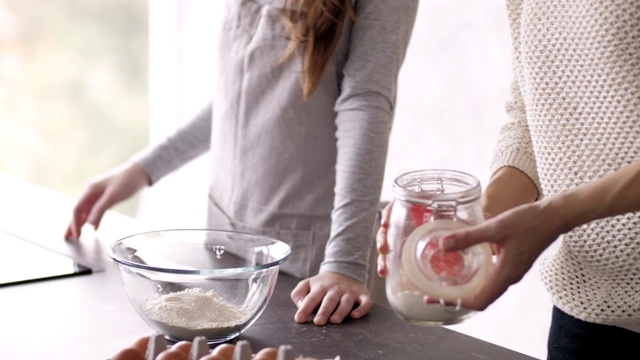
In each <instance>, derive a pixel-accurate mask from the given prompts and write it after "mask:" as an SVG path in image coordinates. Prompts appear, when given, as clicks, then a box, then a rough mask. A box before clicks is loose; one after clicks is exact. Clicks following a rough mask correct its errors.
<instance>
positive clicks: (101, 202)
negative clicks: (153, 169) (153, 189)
mask: <svg viewBox="0 0 640 360" xmlns="http://www.w3.org/2000/svg"><path fill="white" fill-rule="evenodd" d="M148 185H149V178H148V176H147V174H146V173H145V172H144V170H142V168H141V167H140V166H139V165H137V164H136V163H133V162H132V163H127V164H124V165H122V166H120V167H118V168H116V169H114V170H112V171H110V172H108V173H106V174H104V175H102V176H100V177H98V178H96V179H94V180H92V181H91V182H90V183H89V185H88V186H87V187H86V189H85V190H84V193H83V194H82V196H80V200H78V202H77V203H76V205H75V207H74V208H73V217H72V219H71V223H70V224H69V227H68V228H67V231H66V232H65V234H64V238H65V239H67V240H77V239H79V238H80V230H81V229H82V226H83V225H84V224H85V223H89V224H91V225H93V226H94V228H95V229H96V230H97V229H98V226H99V225H100V221H101V220H102V217H103V215H104V213H105V212H106V211H107V210H108V209H109V208H111V207H112V206H113V205H115V204H117V203H119V202H121V201H124V200H126V199H128V198H130V197H131V196H133V195H134V194H135V193H136V192H138V191H139V190H140V189H142V188H143V187H145V186H148Z"/></svg>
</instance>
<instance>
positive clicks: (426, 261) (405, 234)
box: [386, 170, 492, 325]
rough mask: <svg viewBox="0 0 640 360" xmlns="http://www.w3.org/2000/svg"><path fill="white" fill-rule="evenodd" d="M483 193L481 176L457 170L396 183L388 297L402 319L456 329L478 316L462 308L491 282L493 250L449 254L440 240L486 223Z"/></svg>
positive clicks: (413, 176) (400, 178) (422, 174)
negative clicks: (461, 323)
mask: <svg viewBox="0 0 640 360" xmlns="http://www.w3.org/2000/svg"><path fill="white" fill-rule="evenodd" d="M480 193H481V189H480V181H479V180H478V179H477V178H475V177H474V176H472V175H469V174H466V173H463V172H459V171H453V170H419V171H413V172H409V173H405V174H402V175H400V176H398V177H397V178H396V179H395V181H394V183H393V195H394V198H395V200H394V204H393V208H392V209H391V215H390V216H391V217H390V223H389V231H388V233H387V241H388V243H389V254H388V255H387V268H388V275H387V279H386V294H387V298H388V300H389V303H390V304H391V307H392V309H393V310H394V311H395V313H396V314H397V315H398V316H399V317H400V318H402V319H404V320H407V321H410V322H414V323H417V324H422V325H451V324H457V323H460V322H462V321H464V320H465V319H467V318H469V317H471V316H473V315H474V314H475V313H476V312H475V311H473V310H469V309H465V308H463V307H461V306H460V304H461V301H462V300H463V299H465V298H466V297H471V296H473V295H474V294H475V293H476V292H477V291H478V290H479V289H480V288H481V287H482V285H483V283H484V281H485V280H486V276H487V272H488V270H489V267H490V265H491V262H492V253H491V246H490V245H489V244H488V243H483V244H479V245H475V246H472V247H470V248H468V249H465V250H462V251H457V252H445V251H443V250H440V249H439V247H438V241H439V240H440V239H441V238H442V237H444V236H445V235H446V234H448V233H450V232H452V231H454V230H457V229H461V228H464V227H467V226H469V225H474V224H478V223H480V222H482V221H484V217H483V213H482V209H481V207H480ZM426 297H428V298H429V299H431V301H429V303H427V302H426V301H425V299H426Z"/></svg>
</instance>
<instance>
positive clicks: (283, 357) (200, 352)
mask: <svg viewBox="0 0 640 360" xmlns="http://www.w3.org/2000/svg"><path fill="white" fill-rule="evenodd" d="M168 347H169V344H168V342H167V339H166V338H165V337H164V335H162V334H154V335H152V336H151V337H150V338H149V343H148V345H147V352H146V354H145V360H155V359H156V357H157V356H158V355H160V353H162V352H163V351H165V350H166V349H167V348H168ZM209 353H210V350H209V344H208V339H207V338H206V337H205V336H198V337H196V338H195V339H193V342H192V345H191V351H190V353H189V360H198V359H200V358H201V357H203V356H205V355H208V354H209ZM252 356H253V350H252V349H251V344H250V343H249V341H247V340H239V341H238V342H236V344H235V347H234V350H233V356H232V359H233V360H251V359H252ZM276 360H317V359H312V358H304V357H298V358H296V357H295V354H294V352H293V347H292V346H291V345H280V347H279V348H278V354H277V356H276ZM330 360H340V356H337V357H335V358H334V359H330Z"/></svg>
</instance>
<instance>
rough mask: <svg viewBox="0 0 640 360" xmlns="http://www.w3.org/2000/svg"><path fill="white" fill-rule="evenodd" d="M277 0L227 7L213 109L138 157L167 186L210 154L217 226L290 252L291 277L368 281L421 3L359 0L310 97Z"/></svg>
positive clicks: (234, 3)
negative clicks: (330, 275)
mask: <svg viewBox="0 0 640 360" xmlns="http://www.w3.org/2000/svg"><path fill="white" fill-rule="evenodd" d="M278 3H279V2H277V1H274V2H271V1H267V0H260V1H258V0H255V1H248V0H241V1H230V2H228V4H227V8H226V13H225V18H224V21H223V24H222V26H223V28H222V31H221V32H220V33H221V34H222V37H221V39H220V41H219V45H220V51H219V66H218V69H217V76H216V78H214V79H212V81H214V82H215V83H216V91H215V94H214V97H213V102H212V103H213V106H208V107H206V108H205V109H204V110H203V111H202V112H201V113H200V114H199V115H198V116H197V117H196V118H194V119H193V120H192V121H191V122H189V123H188V124H186V125H185V126H184V127H183V128H181V129H179V130H178V131H177V132H176V133H175V134H173V135H172V136H170V137H168V138H167V139H166V140H165V141H163V142H162V143H160V144H157V145H155V146H152V147H149V148H148V149H145V150H144V151H143V152H141V153H139V154H137V155H136V156H135V158H134V160H135V161H136V162H138V163H139V164H140V165H141V166H142V167H143V169H144V170H145V171H146V172H147V173H148V175H149V177H150V178H151V181H152V182H153V183H154V182H157V181H158V180H159V179H161V178H162V177H163V176H165V175H166V174H168V173H170V172H172V171H173V170H175V169H177V168H179V167H180V166H182V165H183V164H185V163H186V162H188V161H189V160H191V159H193V158H195V157H197V156H199V155H200V154H202V153H204V152H206V151H207V150H209V151H211V155H212V173H211V176H212V178H211V186H210V195H209V204H210V206H209V210H210V213H209V227H215V228H226V229H235V230H242V231H250V232H258V233H261V234H264V235H268V236H272V237H275V238H279V239H281V240H284V241H286V242H288V243H289V244H290V245H291V246H292V250H293V254H292V256H291V257H290V259H289V260H287V262H286V263H285V264H284V265H283V266H282V269H283V271H286V272H289V273H291V274H293V275H295V276H299V277H308V276H311V275H313V274H315V273H317V272H318V271H321V272H324V271H334V272H338V273H341V274H344V275H347V276H351V277H353V278H355V279H358V280H360V281H363V282H364V281H365V279H366V274H367V265H368V264H367V261H368V255H369V249H370V248H371V243H372V241H374V239H373V225H374V219H375V216H376V209H377V205H378V202H379V197H380V191H381V186H382V181H383V176H384V168H385V162H386V154H387V147H388V139H389V133H390V129H391V125H392V120H393V112H394V107H395V102H396V87H397V78H398V73H399V71H400V67H401V64H402V62H403V60H404V56H405V52H406V48H407V46H408V43H409V40H410V36H411V32H412V29H413V24H414V20H415V15H416V11H417V6H418V1H417V0H403V1H397V2H393V3H392V5H390V3H389V2H388V1H386V0H357V1H355V2H354V3H355V10H356V14H357V20H356V21H355V22H353V21H348V23H347V25H346V26H345V28H344V31H343V33H342V36H341V39H340V41H339V44H338V47H337V49H336V51H335V54H334V56H333V58H332V59H331V61H330V62H329V63H328V64H327V66H326V67H325V70H324V74H323V78H322V79H321V82H320V84H319V86H318V88H317V89H316V91H315V92H314V94H313V95H312V96H311V98H310V99H309V100H307V101H306V102H303V101H302V88H301V86H300V66H301V62H300V59H299V58H292V59H289V60H288V61H286V62H284V63H283V64H279V65H277V64H276V62H277V60H278V59H279V58H280V57H281V55H282V54H283V53H284V50H285V48H286V45H287V40H286V39H287V34H288V30H287V29H286V27H285V26H284V25H283V24H282V23H281V20H280V8H279V6H278Z"/></svg>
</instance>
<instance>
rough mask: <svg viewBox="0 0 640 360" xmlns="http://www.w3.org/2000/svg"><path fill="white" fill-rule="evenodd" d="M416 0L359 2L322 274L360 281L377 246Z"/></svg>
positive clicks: (340, 103)
mask: <svg viewBox="0 0 640 360" xmlns="http://www.w3.org/2000/svg"><path fill="white" fill-rule="evenodd" d="M417 7H418V1H417V0H403V1H399V2H395V3H394V4H393V5H392V6H390V5H389V2H388V1H387V0H367V1H356V14H357V19H356V21H355V23H354V25H353V28H352V29H351V37H350V48H349V56H348V60H347V62H346V64H345V66H344V68H343V74H342V75H343V80H342V82H341V93H340V96H339V98H338V100H337V102H336V105H335V110H336V112H337V117H336V127H337V130H336V137H337V149H338V155H337V164H336V185H335V199H334V207H333V211H332V214H331V220H332V221H331V234H330V238H329V241H328V243H327V246H326V249H325V258H324V261H323V263H322V264H321V268H320V272H325V271H334V272H338V273H341V274H344V275H348V276H351V277H353V278H355V279H358V280H360V281H362V282H364V281H365V279H366V274H367V261H368V252H369V250H370V249H371V243H372V241H373V238H374V237H373V225H374V221H375V216H376V211H377V208H378V203H379V201H380V191H381V188H382V182H383V177H384V168H385V163H386V155H387V147H388V140H389V134H390V129H391V123H392V119H393V111H394V107H395V101H396V84H397V78H398V73H399V71H400V67H401V64H402V62H403V60H404V56H405V52H406V49H407V46H408V44H409V40H410V37H411V33H412V30H413V24H414V21H415V16H416V12H417Z"/></svg>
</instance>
